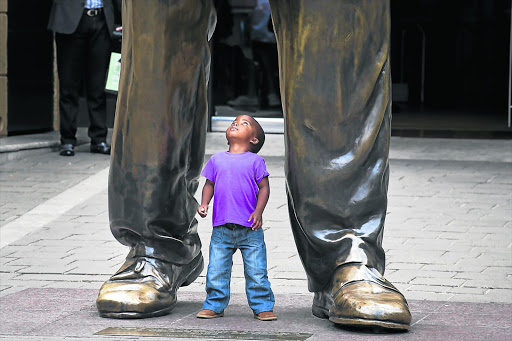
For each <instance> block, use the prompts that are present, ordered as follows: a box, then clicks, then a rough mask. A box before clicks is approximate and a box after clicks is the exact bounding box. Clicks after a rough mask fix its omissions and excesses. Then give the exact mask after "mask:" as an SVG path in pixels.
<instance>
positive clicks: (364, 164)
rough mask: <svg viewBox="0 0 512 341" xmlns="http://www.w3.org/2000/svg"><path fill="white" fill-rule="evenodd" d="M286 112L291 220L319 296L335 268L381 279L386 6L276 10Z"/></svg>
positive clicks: (277, 0)
mask: <svg viewBox="0 0 512 341" xmlns="http://www.w3.org/2000/svg"><path fill="white" fill-rule="evenodd" d="M271 5H272V15H273V20H274V26H275V32H276V35H277V39H278V48H279V57H280V77H281V92H282V100H283V107H284V111H285V121H286V129H285V144H286V155H287V160H286V161H287V165H286V178H287V192H288V198H289V211H290V220H291V224H292V229H293V233H294V236H295V240H296V243H297V247H298V249H299V253H300V256H301V259H302V262H303V264H304V267H305V269H306V272H307V274H308V280H309V290H310V291H320V290H322V289H323V288H324V287H325V286H326V285H327V284H328V281H329V280H330V278H331V277H332V275H333V272H334V271H335V270H336V268H337V267H338V266H339V265H342V264H346V263H349V262H361V263H363V264H366V265H368V266H370V267H373V268H376V269H377V270H378V271H379V272H381V273H383V272H384V252H383V249H382V246H381V240H382V232H383V227H384V219H385V215H386V207H387V187H388V150H389V137H390V118H391V117H390V106H391V103H390V89H389V87H390V69H389V59H388V56H389V32H390V18H389V3H388V2H387V1H382V0H377V1H343V0H336V1H315V0H297V1H293V2H290V1H281V0H274V1H271Z"/></svg>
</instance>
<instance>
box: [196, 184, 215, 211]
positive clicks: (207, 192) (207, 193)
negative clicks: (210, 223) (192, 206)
mask: <svg viewBox="0 0 512 341" xmlns="http://www.w3.org/2000/svg"><path fill="white" fill-rule="evenodd" d="M214 187H215V183H213V182H212V181H210V180H208V179H206V183H205V184H204V187H203V196H202V199H201V205H200V206H199V207H198V208H197V213H199V215H200V216H201V217H203V218H204V217H206V216H207V215H208V204H209V203H210V200H212V197H213V189H214Z"/></svg>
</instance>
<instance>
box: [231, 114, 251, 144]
mask: <svg viewBox="0 0 512 341" xmlns="http://www.w3.org/2000/svg"><path fill="white" fill-rule="evenodd" d="M257 135H258V134H257V130H256V127H255V123H254V120H253V118H252V117H251V116H247V115H240V116H238V117H237V118H235V120H234V121H233V122H232V123H231V125H230V126H229V127H228V129H227V130H226V138H227V139H228V141H231V140H233V139H238V140H242V141H246V142H251V141H253V140H254V139H257V138H256V136H257Z"/></svg>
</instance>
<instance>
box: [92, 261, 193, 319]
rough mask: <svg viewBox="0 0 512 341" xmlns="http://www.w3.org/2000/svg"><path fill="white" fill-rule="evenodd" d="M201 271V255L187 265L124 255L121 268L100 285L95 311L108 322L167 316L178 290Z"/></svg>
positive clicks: (174, 302) (190, 281) (172, 306)
mask: <svg viewBox="0 0 512 341" xmlns="http://www.w3.org/2000/svg"><path fill="white" fill-rule="evenodd" d="M130 254H131V253H130ZM202 270H203V256H202V254H199V255H198V256H197V257H196V258H195V259H194V260H193V261H192V262H190V263H189V264H187V265H176V264H172V263H168V262H164V261H161V260H158V259H156V258H150V257H130V255H128V257H127V258H126V261H125V263H124V264H123V265H122V266H121V268H120V269H119V270H118V271H117V272H116V273H115V274H114V275H113V276H112V277H111V278H110V279H109V280H108V281H106V282H105V283H104V284H103V285H102V287H101V289H100V292H99V294H98V298H97V299H96V307H97V308H98V312H99V314H100V316H102V317H110V318H145V317H154V316H161V315H165V314H168V313H169V312H170V311H171V310H172V309H173V308H174V307H175V306H176V303H177V299H176V292H177V290H178V288H179V287H181V286H186V285H189V284H190V283H192V282H193V281H194V280H195V279H196V278H197V277H198V276H199V274H200V273H201V271H202Z"/></svg>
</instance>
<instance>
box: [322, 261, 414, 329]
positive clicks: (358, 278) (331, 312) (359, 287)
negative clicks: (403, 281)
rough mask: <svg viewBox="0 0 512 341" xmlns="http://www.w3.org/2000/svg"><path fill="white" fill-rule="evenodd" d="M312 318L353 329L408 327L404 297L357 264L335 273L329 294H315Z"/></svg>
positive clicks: (376, 273) (376, 272) (364, 266)
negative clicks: (325, 319)
mask: <svg viewBox="0 0 512 341" xmlns="http://www.w3.org/2000/svg"><path fill="white" fill-rule="evenodd" d="M313 315H315V316H317V317H321V318H329V320H330V321H332V322H334V323H336V324H340V325H347V326H356V327H378V328H379V327H380V328H386V329H395V330H407V329H409V325H410V324H411V313H410V311H409V306H408V305H407V301H406V300H405V297H404V296H403V295H402V294H401V293H400V291H398V289H397V288H395V287H394V286H393V285H392V284H391V283H389V282H388V281H387V280H386V279H385V278H384V277H382V275H381V274H380V273H379V272H378V271H377V270H375V269H370V268H368V267H367V266H366V265H364V264H361V263H348V264H346V265H343V266H341V267H339V268H338V269H337V270H336V272H335V274H334V277H333V284H332V290H329V291H323V292H317V293H315V298H314V300H313Z"/></svg>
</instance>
